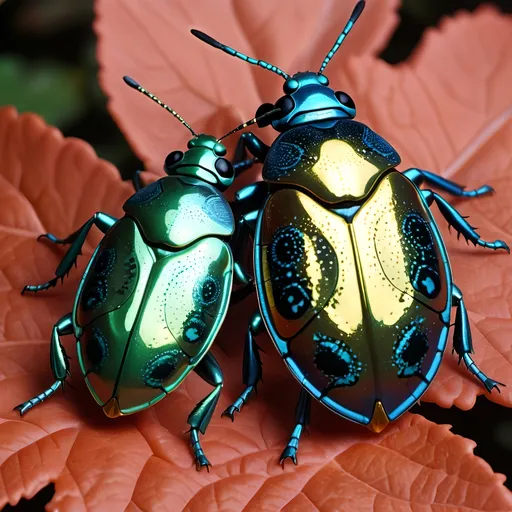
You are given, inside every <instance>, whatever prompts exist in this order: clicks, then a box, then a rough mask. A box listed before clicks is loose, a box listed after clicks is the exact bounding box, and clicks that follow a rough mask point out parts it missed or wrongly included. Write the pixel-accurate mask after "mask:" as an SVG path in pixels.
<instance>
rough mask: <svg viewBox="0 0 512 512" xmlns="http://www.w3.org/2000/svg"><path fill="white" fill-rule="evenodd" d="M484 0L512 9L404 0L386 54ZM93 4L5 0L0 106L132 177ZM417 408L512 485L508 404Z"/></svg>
mask: <svg viewBox="0 0 512 512" xmlns="http://www.w3.org/2000/svg"><path fill="white" fill-rule="evenodd" d="M191 1H193V0H191ZM246 1H248V0H246ZM372 1H378V0H372ZM483 3H490V4H494V5H496V6H498V7H499V8H500V9H501V10H502V11H503V12H508V13H512V1H511V0H494V1H490V2H482V1H479V0H403V7H402V9H401V10H400V20H401V21H400V24H399V26H398V28H397V30H396V32H395V34H394V36H393V38H392V39H391V41H390V43H389V45H388V47H387V48H386V49H385V50H384V51H383V52H382V54H381V57H382V58H383V59H384V60H385V61H387V62H389V63H392V64H394V63H398V62H400V61H402V60H405V59H407V57H408V56H409V55H410V53H411V52H412V51H413V49H414V48H415V46H416V45H417V43H418V42H419V40H420V38H421V36H422V34H423V31H424V30H425V28H427V27H429V26H433V25H437V23H438V22H439V20H440V18H441V17H443V16H445V15H448V14H451V13H453V12H454V11H457V10H459V9H466V10H474V9H475V8H476V7H477V6H478V5H480V4H483ZM92 4H93V0H0V105H7V104H12V105H15V106H16V107H17V108H18V110H19V111H20V112H27V111H30V112H37V113H38V114H40V115H41V116H43V117H44V118H45V120H46V121H47V122H48V123H49V124H52V125H55V126H57V127H59V128H60V129H61V130H62V131H63V133H64V134H65V135H67V136H74V137H79V138H82V139H85V140H86V141H88V142H89V143H90V144H92V145H93V146H94V148H95V150H96V152H97V153H98V154H99V156H101V157H102V158H105V159H106V160H109V161H110V162H112V163H113V164H115V165H116V166H117V167H118V169H120V171H121V174H122V175H123V177H124V178H129V177H130V176H131V175H132V173H133V172H134V171H135V170H136V169H142V165H141V163H140V162H139V161H138V159H137V158H136V157H135V156H134V155H133V153H132V151H131V149H130V147H129V146H128V144H127V142H126V141H125V140H124V138H123V136H122V134H121V132H120V131H119V129H118V128H117V126H116V125H115V123H114V121H113V120H112V119H111V118H110V116H109V114H108V112H107V110H106V107H105V97H104V95H103V93H102V92H101V90H100V88H99V86H98V83H97V78H96V76H97V63H96V58H95V37H94V34H93V31H92V21H93V9H92V7H93V6H92ZM475 37H478V34H475ZM413 412H417V413H420V414H422V415H424V416H425V417H427V418H428V419H430V420H431V421H434V422H436V423H440V424H450V425H453V429H452V431H453V432H454V433H456V434H460V435H462V436H464V437H467V438H469V439H473V440H474V441H476V443H477V447H476V449H475V453H476V454H477V455H479V456H480V457H482V458H483V459H484V460H486V461H487V462H488V463H489V464H490V465H491V466H492V468H493V469H494V471H496V472H500V473H504V474H506V475H507V478H508V481H507V485H508V487H509V488H511V487H512V481H511V480H512V462H511V461H512V414H511V413H510V410H509V409H506V408H504V407H500V406H498V405H495V404H493V403H492V402H489V401H488V400H487V399H485V398H484V397H480V398H479V399H478V400H477V403H476V405H475V407H474V408H473V409H472V410H471V411H460V410H458V409H456V408H451V409H441V408H440V407H438V406H436V405H435V404H427V403H425V404H422V405H421V406H416V407H415V408H414V409H413ZM53 493H54V487H53V485H49V486H47V487H46V488H44V489H43V490H42V491H41V492H39V493H38V494H37V495H36V496H35V497H34V498H33V499H32V500H28V501H27V500H21V502H20V503H19V504H18V505H17V506H16V507H11V506H9V505H8V506H6V507H4V509H3V510H4V511H8V510H9V511H13V510H17V511H21V510H26V511H30V512H37V511H39V510H41V511H42V510H44V505H45V504H46V503H48V501H49V500H50V499H51V497H52V496H53Z"/></svg>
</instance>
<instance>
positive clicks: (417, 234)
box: [402, 212, 434, 251]
mask: <svg viewBox="0 0 512 512" xmlns="http://www.w3.org/2000/svg"><path fill="white" fill-rule="evenodd" d="M402 233H403V234H404V236H405V238H406V240H407V242H409V243H410V244H411V245H412V246H413V247H415V248H416V249H420V250H423V251H431V250H432V249H433V247H434V240H433V238H432V234H431V232H430V228H429V227H428V223H427V222H426V221H425V219H424V218H423V217H422V216H421V215H419V214H417V213H416V212H411V213H408V214H407V215H406V217H405V218H404V220H403V221H402Z"/></svg>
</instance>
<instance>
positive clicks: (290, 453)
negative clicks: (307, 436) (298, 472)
mask: <svg viewBox="0 0 512 512" xmlns="http://www.w3.org/2000/svg"><path fill="white" fill-rule="evenodd" d="M310 411H311V396H310V394H309V393H308V392H307V391H306V390H305V389H304V388H302V389H301V390H300V395H299V401H298V402H297V407H296V409H295V427H294V429H293V431H292V435H291V436H290V440H289V441H288V444H287V445H286V448H285V449H284V450H283V453H282V454H281V458H280V459H279V463H280V464H281V465H282V466H283V468H284V461H285V460H286V459H292V461H293V463H294V464H295V465H297V449H298V448H299V440H300V436H301V435H302V432H304V430H305V429H306V427H307V426H308V425H309V414H310Z"/></svg>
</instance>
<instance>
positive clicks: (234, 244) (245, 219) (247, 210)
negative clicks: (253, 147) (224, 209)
mask: <svg viewBox="0 0 512 512" xmlns="http://www.w3.org/2000/svg"><path fill="white" fill-rule="evenodd" d="M267 193H268V185H267V184H266V183H265V182H263V181H259V182H256V183H253V184H252V185H249V186H247V187H244V188H242V189H240V190H239V191H238V192H237V193H236V195H235V200H234V202H233V203H231V207H232V208H233V212H234V214H235V217H236V218H237V219H238V220H237V223H236V229H235V233H234V235H233V238H232V240H231V249H232V251H233V258H234V260H235V264H234V271H235V279H236V280H237V281H238V282H239V283H241V284H244V285H247V284H249V283H252V276H251V275H250V274H249V273H248V272H247V271H246V270H245V268H244V266H243V263H242V261H243V260H244V258H245V254H246V251H247V246H248V244H249V238H250V237H251V235H252V234H253V233H254V227H255V224H256V220H257V218H258V214H259V208H260V206H261V204H262V202H263V201H264V200H265V198H266V196H267Z"/></svg>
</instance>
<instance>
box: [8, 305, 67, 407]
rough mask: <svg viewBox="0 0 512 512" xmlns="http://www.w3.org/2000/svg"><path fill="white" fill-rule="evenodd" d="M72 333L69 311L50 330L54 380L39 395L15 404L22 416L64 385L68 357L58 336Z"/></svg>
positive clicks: (51, 362) (51, 364)
mask: <svg viewBox="0 0 512 512" xmlns="http://www.w3.org/2000/svg"><path fill="white" fill-rule="evenodd" d="M68 334H73V322H72V319H71V313H69V314H67V315H65V316H63V317H62V318H61V319H60V320H59V321H58V322H57V323H56V324H55V325H54V326H53V331H52V339H51V343H50V366H51V369H52V373H53V376H54V378H55V382H54V383H53V384H52V385H51V386H50V387H49V388H48V389H45V390H44V391H43V392H42V393H40V394H39V395H36V396H34V397H33V398H31V399H30V400H27V401H26V402H23V403H22V404H20V405H17V406H16V407H15V408H14V410H18V411H20V416H23V415H24V414H25V413H26V412H27V411H29V410H30V409H32V408H33V407H35V406H36V405H37V404H40V403H41V402H43V401H44V400H46V399H47V398H49V397H51V396H52V395H53V394H54V393H55V392H56V391H57V390H58V389H59V388H60V387H61V386H63V385H64V383H65V381H66V377H68V376H69V375H70V373H69V357H68V356H67V354H66V351H65V350H64V347H63V346H62V344H61V342H60V336H66V335H68Z"/></svg>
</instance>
